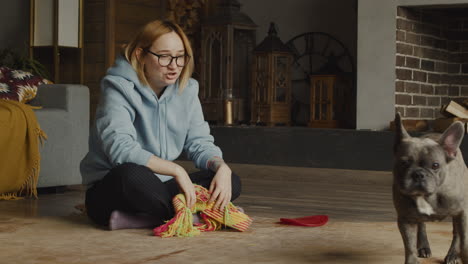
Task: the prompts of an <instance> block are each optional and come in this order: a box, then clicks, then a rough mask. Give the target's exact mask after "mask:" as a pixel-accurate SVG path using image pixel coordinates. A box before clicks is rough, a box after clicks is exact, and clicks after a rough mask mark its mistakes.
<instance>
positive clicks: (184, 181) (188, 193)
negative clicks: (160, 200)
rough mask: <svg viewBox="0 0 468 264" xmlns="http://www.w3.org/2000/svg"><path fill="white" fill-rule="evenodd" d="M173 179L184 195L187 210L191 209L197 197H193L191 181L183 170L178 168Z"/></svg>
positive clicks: (193, 190)
mask: <svg viewBox="0 0 468 264" xmlns="http://www.w3.org/2000/svg"><path fill="white" fill-rule="evenodd" d="M174 178H175V180H176V182H177V184H178V185H179V188H180V190H181V191H182V192H183V193H184V195H185V201H186V203H187V206H188V208H190V209H192V208H193V207H194V205H195V202H196V201H197V196H196V195H195V187H194V186H193V183H192V180H190V177H189V176H188V174H187V172H186V171H185V170H184V168H182V167H179V168H178V169H177V170H176V173H175V175H174Z"/></svg>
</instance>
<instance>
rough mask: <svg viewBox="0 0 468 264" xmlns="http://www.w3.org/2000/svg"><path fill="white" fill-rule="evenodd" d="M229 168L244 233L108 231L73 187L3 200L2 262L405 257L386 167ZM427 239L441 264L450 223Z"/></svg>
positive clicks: (432, 229) (436, 226) (433, 227)
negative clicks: (316, 223) (302, 220)
mask: <svg viewBox="0 0 468 264" xmlns="http://www.w3.org/2000/svg"><path fill="white" fill-rule="evenodd" d="M181 164H182V165H183V166H184V167H186V168H187V170H189V171H191V170H194V168H193V167H192V165H191V164H190V163H188V162H181ZM231 167H232V169H233V170H234V171H235V172H237V174H239V176H240V177H241V179H242V182H243V192H242V195H241V197H240V198H239V199H238V200H236V201H235V202H234V203H235V204H236V205H238V206H242V207H243V208H244V209H245V211H246V213H247V214H248V215H250V216H251V217H252V218H253V219H254V223H253V224H252V226H251V228H250V230H248V231H247V232H244V233H241V232H234V231H218V232H207V233H202V234H201V235H199V236H196V237H193V238H169V239H162V238H159V237H154V236H151V230H146V229H140V230H119V231H112V232H110V231H107V230H103V229H100V228H99V227H97V226H94V225H93V224H91V223H90V222H89V220H88V219H87V218H86V216H84V215H82V214H80V213H79V211H77V210H76V209H75V208H74V206H75V205H76V204H79V203H82V202H83V198H84V191H83V190H84V189H83V187H82V186H73V187H70V188H68V190H67V191H65V192H64V193H60V194H44V195H41V196H40V197H39V199H37V200H20V201H0V243H1V245H2V246H1V248H2V250H0V263H44V264H45V263H47V264H50V263H52V264H53V263H93V264H94V263H109V264H111V263H117V264H121V263H122V264H124V263H125V264H137V263H138V264H146V263H330V264H331V263H334V264H335V263H338V264H339V263H392V264H393V263H403V244H402V242H401V237H400V235H399V232H398V229H397V227H396V223H395V213H394V209H393V205H392V201H391V182H392V179H391V173H390V172H381V171H380V172H376V171H356V170H337V169H314V168H298V167H277V166H260V165H245V164H232V165H231ZM318 214H326V215H328V216H329V217H330V221H329V223H328V224H327V225H325V226H322V227H297V226H287V225H281V224H279V223H278V222H279V219H280V218H292V217H301V216H309V215H318ZM428 236H429V240H430V242H431V244H432V250H433V255H434V257H433V258H431V259H428V260H426V261H425V262H423V263H442V262H441V261H442V259H443V258H444V256H445V253H446V251H447V250H448V247H449V244H450V239H451V224H450V223H448V222H442V223H433V224H430V225H428Z"/></svg>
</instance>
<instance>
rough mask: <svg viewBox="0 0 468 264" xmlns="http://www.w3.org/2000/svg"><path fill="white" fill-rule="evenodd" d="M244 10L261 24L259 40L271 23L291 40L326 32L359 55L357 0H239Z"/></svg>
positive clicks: (256, 22) (279, 33) (279, 32)
mask: <svg viewBox="0 0 468 264" xmlns="http://www.w3.org/2000/svg"><path fill="white" fill-rule="evenodd" d="M239 3H241V11H242V12H243V13H245V14H246V15H248V16H249V17H250V18H251V19H252V20H253V21H254V22H255V24H257V26H258V28H257V43H260V42H261V41H262V40H263V39H264V38H265V37H266V36H267V33H268V28H269V26H270V22H275V23H276V25H277V27H278V36H279V37H280V38H281V40H282V41H283V42H287V41H288V40H290V39H292V38H293V37H294V36H297V35H299V34H302V33H306V32H311V31H314V32H326V33H328V34H331V35H332V36H334V37H336V38H337V39H338V40H340V41H341V42H343V43H344V45H345V46H346V47H347V48H348V49H349V51H350V52H351V54H352V55H353V56H354V59H355V58H356V56H355V55H356V4H355V1H354V0H288V1H284V0H239Z"/></svg>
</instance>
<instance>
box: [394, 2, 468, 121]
mask: <svg viewBox="0 0 468 264" xmlns="http://www.w3.org/2000/svg"><path fill="white" fill-rule="evenodd" d="M395 73H396V81H395V110H396V111H399V112H400V113H402V115H403V118H404V119H423V120H433V119H435V118H438V117H440V116H441V114H440V108H441V105H444V104H447V103H448V102H450V100H455V101H461V100H462V99H466V98H468V8H467V7H445V8H440V7H439V8H437V7H397V17H396V72H395Z"/></svg>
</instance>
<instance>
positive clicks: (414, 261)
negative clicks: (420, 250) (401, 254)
mask: <svg viewBox="0 0 468 264" xmlns="http://www.w3.org/2000/svg"><path fill="white" fill-rule="evenodd" d="M420 263H421V262H419V260H418V258H417V257H416V255H411V256H408V257H407V258H405V264H420Z"/></svg>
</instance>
